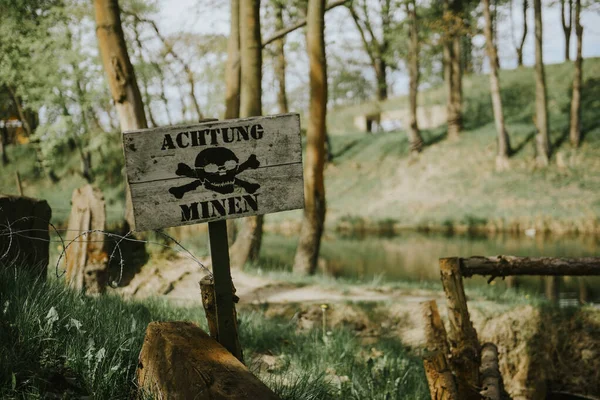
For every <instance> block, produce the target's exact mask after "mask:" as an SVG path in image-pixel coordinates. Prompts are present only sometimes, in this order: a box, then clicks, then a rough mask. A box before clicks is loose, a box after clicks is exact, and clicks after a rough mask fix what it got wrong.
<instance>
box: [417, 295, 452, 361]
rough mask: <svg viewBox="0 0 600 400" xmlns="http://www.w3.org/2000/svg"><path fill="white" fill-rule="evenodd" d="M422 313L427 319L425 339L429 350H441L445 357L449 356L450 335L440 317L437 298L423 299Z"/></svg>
mask: <svg viewBox="0 0 600 400" xmlns="http://www.w3.org/2000/svg"><path fill="white" fill-rule="evenodd" d="M420 307H421V315H422V316H423V320H424V321H425V340H426V342H427V350H429V351H441V352H442V354H444V356H445V357H448V355H449V354H450V350H449V348H448V337H447V335H446V328H445V327H444V323H443V322H442V318H441V317H440V313H439V311H438V306H437V303H436V301H435V300H429V301H423V302H421V303H420Z"/></svg>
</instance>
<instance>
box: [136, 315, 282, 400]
mask: <svg viewBox="0 0 600 400" xmlns="http://www.w3.org/2000/svg"><path fill="white" fill-rule="evenodd" d="M137 379H138V386H139V387H140V388H141V390H142V391H145V393H147V394H150V395H151V396H153V397H154V398H157V399H175V400H177V399H182V400H183V399H196V400H203V399H206V400H209V399H210V400H237V399H239V400H241V399H261V400H263V399H264V400H277V399H279V397H278V396H277V395H276V394H275V393H273V392H272V391H271V389H269V388H268V387H267V386H266V385H265V384H263V383H262V382H261V381H260V380H258V378H256V377H255V376H254V375H252V373H250V371H249V370H248V369H247V368H246V367H245V366H244V364H242V363H241V362H240V361H239V360H238V359H237V358H235V357H234V356H233V355H232V354H231V353H229V352H228V351H227V350H226V349H225V348H224V347H223V346H221V345H220V344H219V343H218V342H217V341H216V340H214V339H213V338H211V337H210V336H209V335H208V334H206V333H205V332H204V331H203V330H202V329H200V328H198V327H197V326H196V325H194V324H192V323H190V322H151V323H150V324H149V325H148V328H147V330H146V337H145V339H144V345H143V347H142V351H141V353H140V357H139V364H138V369H137Z"/></svg>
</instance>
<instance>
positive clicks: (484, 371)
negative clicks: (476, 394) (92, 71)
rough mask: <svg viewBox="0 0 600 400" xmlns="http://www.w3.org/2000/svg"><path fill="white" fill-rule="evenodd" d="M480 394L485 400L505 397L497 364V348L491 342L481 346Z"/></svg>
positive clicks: (497, 399) (496, 399)
mask: <svg viewBox="0 0 600 400" xmlns="http://www.w3.org/2000/svg"><path fill="white" fill-rule="evenodd" d="M479 372H480V374H481V392H480V393H481V396H482V397H483V398H484V399H486V400H502V399H504V398H505V392H504V382H503V381H502V375H501V374H500V367H499V366H498V348H497V347H496V345H495V344H493V343H485V344H484V345H483V346H481V368H480V369H479Z"/></svg>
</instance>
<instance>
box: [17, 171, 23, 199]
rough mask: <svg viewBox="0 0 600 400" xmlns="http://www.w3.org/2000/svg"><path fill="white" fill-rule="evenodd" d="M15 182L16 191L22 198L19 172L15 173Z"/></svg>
mask: <svg viewBox="0 0 600 400" xmlns="http://www.w3.org/2000/svg"><path fill="white" fill-rule="evenodd" d="M15 181H16V183H17V191H18V192H19V196H21V197H22V196H23V185H21V175H20V174H19V171H15Z"/></svg>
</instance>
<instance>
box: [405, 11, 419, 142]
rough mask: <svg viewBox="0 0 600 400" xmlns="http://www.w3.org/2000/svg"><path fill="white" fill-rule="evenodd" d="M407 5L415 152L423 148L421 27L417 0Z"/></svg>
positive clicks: (411, 135) (411, 130)
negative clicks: (419, 112) (419, 117)
mask: <svg viewBox="0 0 600 400" xmlns="http://www.w3.org/2000/svg"><path fill="white" fill-rule="evenodd" d="M405 5H406V14H407V15H408V17H409V19H410V28H409V35H408V36H409V39H410V40H409V42H408V72H409V94H408V98H409V101H410V126H409V129H408V140H409V142H410V148H411V151H413V152H416V153H418V152H420V151H421V150H422V149H423V138H422V137H421V134H420V133H419V124H418V122H417V95H418V93H419V78H420V76H419V30H418V29H419V28H418V22H417V6H416V2H415V0H412V1H411V5H409V3H408V2H406V3H405Z"/></svg>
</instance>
